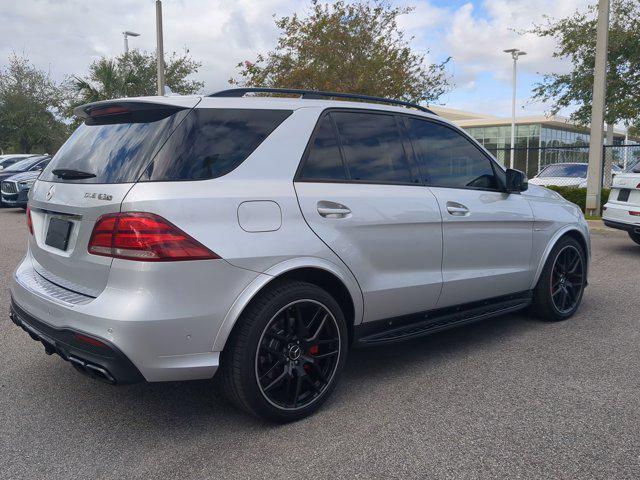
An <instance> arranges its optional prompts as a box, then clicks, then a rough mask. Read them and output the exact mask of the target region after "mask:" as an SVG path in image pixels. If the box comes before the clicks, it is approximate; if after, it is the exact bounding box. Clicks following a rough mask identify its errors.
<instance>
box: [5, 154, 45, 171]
mask: <svg viewBox="0 0 640 480" xmlns="http://www.w3.org/2000/svg"><path fill="white" fill-rule="evenodd" d="M38 160H41V158H40V157H33V158H25V159H24V160H20V161H19V162H16V163H14V164H13V165H11V166H10V167H7V168H5V169H4V171H5V172H22V171H24V170H28V169H29V167H31V166H32V165H34V164H35V163H36V162H37V161H38Z"/></svg>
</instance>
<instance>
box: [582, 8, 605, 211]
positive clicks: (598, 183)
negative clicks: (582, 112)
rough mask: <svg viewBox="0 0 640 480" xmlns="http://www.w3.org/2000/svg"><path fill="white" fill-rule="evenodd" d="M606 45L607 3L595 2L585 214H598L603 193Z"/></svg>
mask: <svg viewBox="0 0 640 480" xmlns="http://www.w3.org/2000/svg"><path fill="white" fill-rule="evenodd" d="M608 43H609V0H599V2H598V22H597V24H596V58H595V69H594V72H593V102H591V132H590V138H589V169H588V171H587V198H586V205H585V207H586V208H585V210H586V212H585V213H586V214H587V215H593V216H599V215H600V197H601V192H602V167H603V165H602V154H603V150H604V148H603V147H602V145H603V144H604V142H603V140H604V139H603V132H602V127H603V125H604V112H605V100H606V99H605V93H606V87H607V45H608Z"/></svg>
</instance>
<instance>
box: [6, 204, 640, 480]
mask: <svg viewBox="0 0 640 480" xmlns="http://www.w3.org/2000/svg"><path fill="white" fill-rule="evenodd" d="M26 232H27V229H26V226H25V222H24V214H23V213H22V212H21V211H19V210H0V252H1V255H0V280H1V282H2V288H1V291H0V312H2V315H1V317H0V348H1V352H0V356H1V359H2V360H1V362H0V478H2V479H18V478H20V479H22V478H24V479H39V478H43V479H44V478H46V479H57V478H93V479H106V478H128V479H132V478H162V479H173V478H176V479H202V478H216V479H221V478H225V479H226V478H273V479H275V478H286V479H292V478H300V479H305V478H314V479H325V478H327V479H328V478H342V477H345V478H347V477H348V478H455V479H463V478H469V479H471V478H474V479H487V478H535V479H540V478H567V479H575V478H599V479H605V478H606V479H613V478H616V479H620V478H629V479H631V478H638V477H640V457H639V456H640V376H639V375H638V370H639V368H640V348H638V345H639V344H640V315H639V314H638V312H640V295H639V288H640V273H639V269H640V247H638V246H637V245H635V244H634V243H633V242H631V241H630V240H629V239H628V238H627V237H626V235H625V234H622V233H619V232H614V231H609V232H607V231H604V229H602V230H598V231H594V233H593V235H592V243H593V257H592V267H591V268H592V270H591V275H590V283H591V285H590V286H589V288H588V289H587V291H586V294H585V298H584V302H583V305H582V307H581V309H580V311H579V312H578V314H577V315H576V316H575V317H574V318H573V319H571V320H569V321H567V322H564V323H559V324H545V323H540V322H537V321H535V320H533V319H531V318H529V317H528V316H527V315H524V314H518V315H511V316H506V317H502V318H498V319H493V320H489V321H485V322H483V323H480V324H475V325H471V326H467V327H463V328H460V329H457V330H451V331H448V332H443V333H440V334H437V335H434V336H431V337H427V338H425V339H420V340H415V341H411V342H407V343H403V344H397V345H393V346H386V347H378V348H374V349H366V350H357V351H353V352H351V354H350V358H349V361H348V365H347V369H346V371H345V374H344V376H343V378H342V381H341V383H340V385H339V387H338V389H337V390H336V392H335V394H334V396H333V398H332V399H331V400H330V401H329V402H328V403H327V405H326V407H325V408H324V409H323V410H321V411H320V413H319V414H317V415H315V416H313V417H312V418H309V419H306V420H304V421H301V422H298V423H295V424H290V425H285V426H273V425H269V424H265V423H262V422H260V421H258V420H256V419H254V418H252V417H249V416H247V415H245V414H243V413H241V412H239V411H236V410H235V409H234V408H233V407H232V406H230V405H229V404H228V403H227V402H226V401H225V400H224V398H223V397H222V394H221V393H220V391H219V389H218V387H217V386H216V385H215V382H212V381H198V382H188V383H164V384H139V385H133V386H126V387H113V386H109V385H105V384H102V383H98V382H96V381H93V380H91V379H88V378H85V377H83V376H81V375H79V374H78V373H76V372H75V370H73V369H72V368H71V367H70V366H69V365H68V364H66V363H65V362H63V361H62V360H60V358H58V357H56V356H47V355H45V354H44V350H43V348H42V346H41V345H40V344H37V343H35V342H33V341H32V340H31V339H30V338H29V337H28V336H27V335H26V334H25V333H24V332H22V331H21V330H19V329H18V328H17V327H15V326H14V325H13V324H12V323H11V321H10V320H9V317H8V309H9V293H8V290H7V287H8V284H9V280H10V278H11V274H12V269H13V268H14V266H15V265H16V264H17V262H18V261H19V259H20V257H21V256H22V254H23V252H24V249H25V241H26Z"/></svg>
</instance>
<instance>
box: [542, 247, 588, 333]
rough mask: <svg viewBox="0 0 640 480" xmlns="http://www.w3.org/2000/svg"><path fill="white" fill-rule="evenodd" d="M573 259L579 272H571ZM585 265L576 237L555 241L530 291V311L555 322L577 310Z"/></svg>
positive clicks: (584, 276)
mask: <svg viewBox="0 0 640 480" xmlns="http://www.w3.org/2000/svg"><path fill="white" fill-rule="evenodd" d="M573 262H577V267H576V268H577V269H578V270H579V272H578V270H574V271H573V272H572V268H573V266H572V265H573ZM567 263H569V265H568V266H566V265H567ZM586 267H587V262H586V256H585V252H584V249H583V248H582V246H581V245H580V244H579V243H578V242H577V241H576V240H574V239H573V238H571V237H562V238H561V239H560V240H558V243H556V245H555V246H554V247H553V249H552V250H551V253H550V254H549V258H547V262H546V263H545V266H544V269H543V270H542V274H541V275H540V279H539V280H538V284H537V285H536V287H535V289H534V291H533V303H532V311H533V312H534V313H535V314H536V316H537V317H538V318H540V319H541V320H544V321H547V322H558V321H561V320H566V319H568V318H570V317H571V316H572V315H573V314H574V313H575V312H576V311H577V310H578V308H579V307H580V302H581V301H582V296H583V294H584V287H585V285H586V272H587V269H586ZM563 270H564V272H563ZM552 282H553V283H552ZM565 293H566V295H565Z"/></svg>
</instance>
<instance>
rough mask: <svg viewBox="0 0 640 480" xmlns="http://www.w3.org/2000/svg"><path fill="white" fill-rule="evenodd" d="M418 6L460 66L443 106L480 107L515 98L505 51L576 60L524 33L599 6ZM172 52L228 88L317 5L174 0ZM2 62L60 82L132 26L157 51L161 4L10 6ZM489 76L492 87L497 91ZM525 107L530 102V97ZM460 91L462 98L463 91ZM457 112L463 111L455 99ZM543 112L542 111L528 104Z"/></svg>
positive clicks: (118, 47) (498, 2) (537, 66)
mask: <svg viewBox="0 0 640 480" xmlns="http://www.w3.org/2000/svg"><path fill="white" fill-rule="evenodd" d="M393 1H394V4H397V5H413V6H414V7H415V9H414V10H413V11H412V12H411V13H410V14H408V15H404V16H402V17H401V18H400V19H399V25H400V27H401V28H403V29H405V30H406V33H407V37H415V38H414V40H413V41H412V46H413V47H414V48H415V49H416V50H417V51H418V52H419V53H423V54H424V53H426V52H427V51H429V52H430V53H429V55H428V56H427V59H426V61H428V62H434V61H441V60H443V59H444V58H447V57H448V56H452V57H453V60H452V62H451V63H450V64H449V66H448V69H449V72H450V73H451V74H452V75H453V77H454V78H453V79H454V82H455V84H456V90H455V91H454V92H452V93H451V94H450V95H448V96H447V97H445V98H444V99H443V100H445V101H446V100H451V102H455V101H456V99H457V98H464V102H465V104H464V107H466V108H471V109H473V102H471V103H469V98H472V97H473V96H474V95H475V96H476V97H477V99H478V102H477V107H478V108H477V109H482V110H486V108H487V105H488V104H491V103H493V104H495V105H502V102H503V100H504V97H505V94H506V95H507V96H508V94H509V82H510V74H511V70H510V69H511V62H510V59H509V57H508V56H507V55H506V54H504V53H503V52H502V50H503V49H505V48H511V47H518V48H521V49H524V50H526V51H527V52H528V55H527V56H526V57H523V58H522V59H521V61H519V68H520V71H521V72H522V73H523V74H525V75H526V74H529V78H531V75H535V74H536V73H537V72H548V71H550V70H553V71H561V70H563V69H564V68H566V64H563V63H562V62H560V61H557V60H553V59H552V56H551V54H552V52H553V48H554V41H553V40H552V39H540V38H538V37H536V36H534V35H530V34H527V35H520V34H518V33H517V32H518V31H521V30H524V29H527V28H529V27H531V25H532V23H534V22H542V21H543V14H544V13H549V14H552V15H554V16H555V17H558V18H559V17H563V16H566V15H569V14H570V13H571V12H573V11H574V10H575V9H576V8H584V7H585V6H586V4H587V3H591V1H592V0H484V1H482V2H480V0H477V1H476V2H475V4H473V3H471V2H469V3H467V4H463V5H461V6H458V7H453V6H435V5H434V4H433V3H432V0H393ZM163 5H164V33H165V52H167V53H170V52H172V51H178V52H180V51H181V50H182V49H183V48H185V47H188V48H189V50H190V52H191V54H192V56H193V58H194V59H196V60H198V61H200V62H202V68H201V70H200V73H199V74H198V77H199V78H198V79H199V80H203V81H204V82H205V91H212V90H216V89H219V88H224V87H225V86H227V80H228V79H229V77H231V76H232V75H235V74H236V64H237V63H238V62H240V61H243V60H248V59H254V58H255V56H256V55H257V54H258V53H260V52H266V51H268V50H270V49H272V48H273V47H274V46H275V41H276V38H277V35H278V31H277V28H276V27H275V25H274V19H273V15H274V14H277V15H278V16H281V15H287V14H291V13H293V12H294V11H295V12H298V13H301V14H303V13H304V12H305V11H306V10H307V9H308V8H309V6H310V3H309V1H308V0H260V1H255V0H235V1H234V0H164V2H163ZM0 25H2V40H0V64H2V63H4V62H6V59H7V57H8V55H9V54H10V53H11V52H12V51H16V52H18V53H21V52H24V53H25V54H27V56H28V57H29V58H30V59H31V60H32V61H33V62H34V63H35V64H37V65H38V66H40V67H41V68H48V69H50V70H51V72H52V74H53V76H54V77H55V78H57V79H59V80H61V79H63V78H64V76H65V75H69V74H84V73H85V72H86V69H87V66H88V65H89V63H90V62H91V61H93V60H95V59H97V58H99V57H100V56H101V55H116V54H119V53H120V52H121V51H122V48H123V40H122V31H123V30H134V31H137V32H139V33H141V36H140V37H138V38H131V39H130V46H131V48H141V49H143V50H148V51H152V50H153V49H154V48H155V1H154V0H109V1H87V0H0ZM487 77H489V78H490V79H491V82H490V83H491V84H490V85H488V86H487V80H486V79H487ZM520 93H521V96H522V97H523V99H522V101H523V102H526V101H527V98H526V96H525V95H522V92H520ZM458 94H460V95H458ZM450 106H453V107H460V108H462V107H463V106H462V105H456V104H454V103H450ZM527 108H528V109H529V110H531V109H533V110H538V111H539V110H540V109H541V108H542V107H541V106H540V105H533V106H531V105H530V106H528V107H527Z"/></svg>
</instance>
